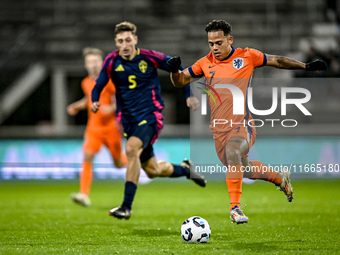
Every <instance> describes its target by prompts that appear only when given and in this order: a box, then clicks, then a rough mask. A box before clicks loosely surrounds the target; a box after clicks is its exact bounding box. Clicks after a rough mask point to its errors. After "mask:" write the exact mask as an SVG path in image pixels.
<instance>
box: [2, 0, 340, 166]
mask: <svg viewBox="0 0 340 255" xmlns="http://www.w3.org/2000/svg"><path fill="white" fill-rule="evenodd" d="M245 6H246V8H245ZM212 19H225V20H227V21H228V22H230V23H231V24H232V26H233V32H232V34H233V36H234V44H233V46H234V47H235V48H236V47H252V48H255V49H258V50H261V51H262V52H264V53H268V54H275V55H285V56H289V57H293V58H295V59H298V60H301V61H303V62H306V61H311V60H314V59H317V58H319V59H323V60H325V61H326V62H327V64H328V66H329V69H328V71H327V72H325V73H307V72H304V71H297V72H293V71H285V70H278V69H274V68H270V67H264V68H258V69H256V70H255V75H254V82H253V84H254V86H255V89H256V90H255V96H256V97H255V98H254V104H255V106H256V107H257V108H258V109H268V107H269V106H270V103H271V93H270V91H271V88H270V87H271V84H269V85H266V86H263V84H257V83H261V79H264V80H266V79H267V80H270V79H275V81H276V82H277V83H281V84H272V86H276V87H280V86H293V85H294V86H299V87H304V88H307V89H308V90H309V91H310V92H311V94H312V99H311V101H310V102H309V103H308V105H307V106H306V107H307V108H308V109H310V111H311V112H312V114H313V116H312V117H308V116H307V117H306V116H304V115H303V114H301V113H300V112H299V110H297V109H296V108H294V109H293V107H291V110H290V111H289V116H288V117H287V118H294V119H296V120H297V121H298V122H299V126H298V128H296V129H284V128H280V127H278V128H267V127H264V128H261V129H258V133H259V135H260V136H259V138H258V139H261V138H260V137H267V138H270V137H273V138H277V137H281V138H282V139H286V138H287V137H289V138H290V139H294V136H297V135H298V136H318V137H319V136H334V137H335V139H333V141H334V146H337V139H336V138H337V137H338V136H339V135H340V128H339V124H340V114H339V109H340V100H339V96H340V87H339V80H338V78H339V76H340V61H339V42H340V32H339V3H338V1H331V0H330V1H324V0H308V1H307V0H302V1H301V0H292V1H286V0H274V1H267V0H251V1H250V0H239V1H222V0H211V1H203V0H197V1H184V0H172V1H162V0H142V1H132V0H126V1H112V0H101V1H95V0H85V1H78V0H54V1H42V0H36V1H28V0H20V1H10V0H4V1H1V3H0V37H1V40H0V138H1V140H2V141H7V142H8V141H9V140H10V139H23V140H25V139H42V138H44V139H63V138H67V139H77V140H79V142H81V139H82V135H83V132H84V129H85V124H86V117H87V114H86V111H83V112H81V113H79V114H78V115H77V116H75V117H71V116H68V115H67V113H66V110H65V109H66V106H67V105H68V104H69V103H71V102H73V101H75V100H78V99H80V98H81V97H82V96H83V94H82V91H81V88H80V81H81V79H82V78H83V77H84V76H85V75H86V72H85V70H84V68H83V59H82V55H81V51H82V49H83V48H84V47H87V46H91V47H98V48H101V49H102V50H103V51H104V52H105V53H106V54H107V53H109V52H111V51H113V50H115V49H116V47H115V44H114V34H113V31H114V27H115V24H117V23H119V22H121V21H124V20H127V21H131V22H133V23H135V24H136V25H137V27H138V31H137V35H138V37H139V44H138V46H139V47H141V48H147V49H153V50H157V51H161V52H164V53H165V54H168V55H172V56H174V55H178V56H181V58H182V60H183V65H184V66H185V67H187V66H190V65H191V64H193V63H194V62H195V61H196V60H197V59H199V58H201V57H203V56H204V55H206V54H207V53H208V51H209V48H208V45H207V42H206V34H205V31H204V27H205V25H206V24H207V23H208V22H209V21H211V20H212ZM159 74H160V79H161V84H162V91H163V98H164V100H165V102H166V107H165V109H164V117H165V124H166V125H165V128H164V130H163V132H162V135H161V139H162V138H176V137H177V138H178V137H181V138H189V136H190V127H189V122H190V111H189V110H188V108H187V107H186V106H185V103H184V100H185V99H184V93H183V91H181V90H180V89H176V88H174V87H173V86H172V85H171V83H170V79H169V75H168V73H166V72H163V71H159ZM311 77H315V79H316V80H315V79H313V82H310V81H311V80H308V79H306V78H311ZM297 78H298V79H300V80H299V82H298V83H296V79H297ZM287 81H288V83H287ZM290 82H291V83H290ZM311 83H312V84H311ZM287 84H288V85H287ZM296 84H297V85H296ZM261 85H262V86H261ZM257 87H258V89H257ZM194 92H195V91H194ZM254 118H263V117H261V116H254ZM271 118H281V119H282V116H280V110H279V109H278V110H277V111H276V112H275V113H274V114H273V115H272V116H271ZM202 136H207V137H210V136H211V134H210V133H204V134H202ZM4 146H6V145H5V144H3V145H2V150H1V151H2V152H3V151H5V150H6V148H5V147H4ZM0 156H3V155H0ZM1 158H2V157H1ZM338 160H339V158H336V159H335V161H338ZM3 163H4V162H3Z"/></svg>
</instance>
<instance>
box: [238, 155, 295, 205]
mask: <svg viewBox="0 0 340 255" xmlns="http://www.w3.org/2000/svg"><path fill="white" fill-rule="evenodd" d="M242 162H243V165H244V166H245V167H246V169H247V171H245V172H244V174H243V177H245V178H249V179H251V180H264V181H268V182H271V183H273V184H275V185H276V186H277V188H278V189H279V190H281V191H283V192H284V194H285V195H286V197H287V200H288V202H292V200H293V195H294V193H293V187H292V184H291V178H290V171H289V169H287V168H285V169H283V170H282V171H281V172H277V171H275V170H273V169H272V168H270V167H267V166H266V165H265V164H263V163H262V162H260V161H255V160H252V161H248V158H244V159H243V160H242ZM248 170H249V171H248Z"/></svg>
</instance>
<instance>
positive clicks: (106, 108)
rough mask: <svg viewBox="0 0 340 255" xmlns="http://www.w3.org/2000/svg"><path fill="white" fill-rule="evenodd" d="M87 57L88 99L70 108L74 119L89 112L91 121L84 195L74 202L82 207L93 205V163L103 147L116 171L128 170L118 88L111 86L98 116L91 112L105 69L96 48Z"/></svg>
mask: <svg viewBox="0 0 340 255" xmlns="http://www.w3.org/2000/svg"><path fill="white" fill-rule="evenodd" d="M83 55H84V61H85V69H86V71H87V72H88V76H87V77H86V78H84V79H83V80H82V82H81V87H82V90H83V92H84V94H85V96H84V97H83V98H82V99H81V100H79V101H76V102H74V103H72V104H70V105H69V106H68V107H67V112H68V113H69V114H70V115H75V114H77V113H78V111H79V110H83V109H86V108H87V110H88V121H87V126H86V130H85V134H84V138H85V140H84V143H83V151H84V162H83V165H82V171H81V173H80V192H79V193H74V194H72V195H71V199H72V200H73V201H74V202H76V203H78V204H80V205H83V206H89V205H90V204H91V200H90V198H89V194H90V188H91V184H92V176H93V171H92V169H93V164H92V162H93V159H94V157H95V155H96V154H97V153H98V152H99V150H100V148H101V147H102V145H105V146H106V147H107V148H108V149H109V151H110V153H111V155H112V158H113V160H114V164H115V166H116V167H118V168H121V167H123V166H125V165H126V163H127V158H126V155H125V154H124V153H122V135H121V131H120V126H119V123H118V122H117V121H116V119H115V111H116V101H115V92H116V88H115V86H114V84H113V83H112V82H111V81H110V82H108V84H107V85H106V87H105V89H104V90H103V92H102V95H101V97H100V103H101V104H102V108H101V109H100V111H98V113H97V114H94V113H93V112H92V111H91V106H92V101H91V92H92V89H93V87H94V86H95V84H96V79H97V78H98V76H99V73H100V71H101V68H102V65H103V52H102V51H101V50H99V49H96V48H85V49H84V50H83Z"/></svg>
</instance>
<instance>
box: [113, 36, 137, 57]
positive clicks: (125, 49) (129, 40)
mask: <svg viewBox="0 0 340 255" xmlns="http://www.w3.org/2000/svg"><path fill="white" fill-rule="evenodd" d="M115 41H116V46H117V48H118V49H119V51H120V54H121V56H122V57H123V58H124V59H127V60H130V59H133V58H134V56H135V55H136V52H137V51H136V44H137V41H138V38H137V36H135V35H133V34H132V33H131V32H130V31H126V32H122V33H119V34H116V39H115Z"/></svg>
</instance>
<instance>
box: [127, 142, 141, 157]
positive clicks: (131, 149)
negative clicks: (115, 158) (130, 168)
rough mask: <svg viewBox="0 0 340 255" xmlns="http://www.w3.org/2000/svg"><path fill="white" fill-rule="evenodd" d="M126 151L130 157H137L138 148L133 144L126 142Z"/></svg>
mask: <svg viewBox="0 0 340 255" xmlns="http://www.w3.org/2000/svg"><path fill="white" fill-rule="evenodd" d="M125 153H126V156H127V157H128V158H132V157H137V156H138V148H137V147H136V146H133V145H129V144H126V146H125Z"/></svg>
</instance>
